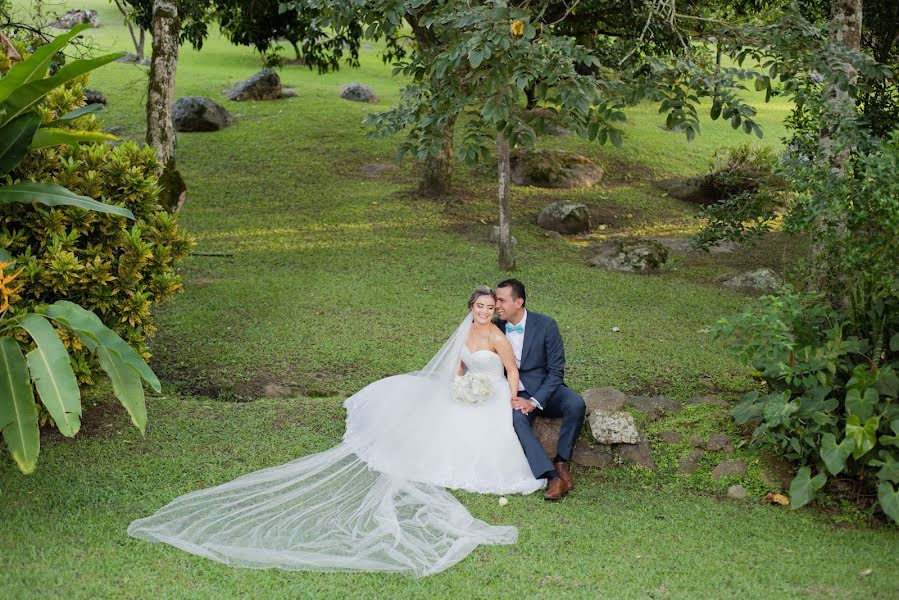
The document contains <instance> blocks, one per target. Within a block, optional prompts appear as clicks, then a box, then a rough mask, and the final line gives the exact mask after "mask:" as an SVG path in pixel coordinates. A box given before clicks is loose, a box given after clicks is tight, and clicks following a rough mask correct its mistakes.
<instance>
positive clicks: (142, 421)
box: [97, 346, 147, 434]
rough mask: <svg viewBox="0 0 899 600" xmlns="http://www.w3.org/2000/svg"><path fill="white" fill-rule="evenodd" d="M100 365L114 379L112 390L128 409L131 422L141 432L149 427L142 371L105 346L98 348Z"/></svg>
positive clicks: (111, 379)
mask: <svg viewBox="0 0 899 600" xmlns="http://www.w3.org/2000/svg"><path fill="white" fill-rule="evenodd" d="M97 358H98V359H99V361H100V366H101V367H103V370H104V371H106V374H107V375H109V379H110V381H112V390H113V391H114V392H115V395H116V398H118V399H119V402H121V403H122V406H124V407H125V410H127V411H128V414H129V415H130V416H131V422H132V423H134V425H135V427H137V428H138V429H139V430H140V432H141V434H143V433H144V430H145V429H146V427H147V405H146V403H145V402H144V388H143V386H142V385H141V383H140V373H139V372H138V371H137V369H135V368H133V367H132V366H130V365H129V364H127V363H126V362H125V361H124V360H122V358H121V357H120V356H119V355H118V353H117V352H115V351H114V350H109V349H108V348H105V347H103V346H99V347H98V348H97Z"/></svg>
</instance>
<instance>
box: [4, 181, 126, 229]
mask: <svg viewBox="0 0 899 600" xmlns="http://www.w3.org/2000/svg"><path fill="white" fill-rule="evenodd" d="M29 202H38V203H40V204H46V205H47V206H77V207H78V208H83V209H86V210H93V211H97V212H101V213H109V214H113V215H119V216H120V217H128V218H129V219H132V220H133V219H134V213H132V212H131V211H130V210H128V209H127V208H123V207H121V206H113V205H111V204H103V203H102V202H97V201H96V200H94V199H93V198H88V197H87V196H79V195H78V194H75V193H73V192H71V191H69V190H67V189H66V188H64V187H62V186H60V185H56V184H55V183H37V182H34V181H20V182H18V183H14V184H12V185H5V186H0V204H12V203H25V204H27V203H29Z"/></svg>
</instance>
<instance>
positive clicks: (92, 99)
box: [84, 88, 107, 105]
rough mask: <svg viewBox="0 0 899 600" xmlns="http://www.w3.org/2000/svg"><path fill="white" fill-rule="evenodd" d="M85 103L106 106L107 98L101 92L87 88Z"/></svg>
mask: <svg viewBox="0 0 899 600" xmlns="http://www.w3.org/2000/svg"><path fill="white" fill-rule="evenodd" d="M84 101H85V103H87V104H104V105H105V104H106V102H107V101H106V96H104V95H103V92H101V91H99V90H94V89H91V88H86V89H85V90H84Z"/></svg>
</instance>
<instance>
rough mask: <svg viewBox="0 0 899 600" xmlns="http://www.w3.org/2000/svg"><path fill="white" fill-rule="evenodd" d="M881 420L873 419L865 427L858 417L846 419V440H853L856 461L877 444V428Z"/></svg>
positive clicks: (853, 452) (853, 453)
mask: <svg viewBox="0 0 899 600" xmlns="http://www.w3.org/2000/svg"><path fill="white" fill-rule="evenodd" d="M879 424H880V420H879V419H878V418H877V417H871V418H869V419H868V420H867V421H865V424H864V426H862V424H861V420H860V419H859V418H858V416H855V415H852V416H849V417H847V418H846V438H847V439H852V441H853V443H854V446H855V447H854V448H853V450H852V456H854V457H855V458H856V459H858V458H861V457H862V456H863V455H864V454H866V453H867V452H868V451H869V450H871V449H872V448H873V447H874V445H875V444H876V443H877V426H878V425H879Z"/></svg>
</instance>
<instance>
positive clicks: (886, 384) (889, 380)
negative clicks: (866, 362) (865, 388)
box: [874, 365, 899, 398]
mask: <svg viewBox="0 0 899 600" xmlns="http://www.w3.org/2000/svg"><path fill="white" fill-rule="evenodd" d="M874 387H875V388H877V391H878V392H880V393H881V394H882V395H884V396H887V397H889V398H895V397H896V396H897V395H899V377H897V376H896V371H894V370H893V368H892V367H891V366H889V365H884V366H883V367H880V369H878V370H877V381H875V382H874Z"/></svg>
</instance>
